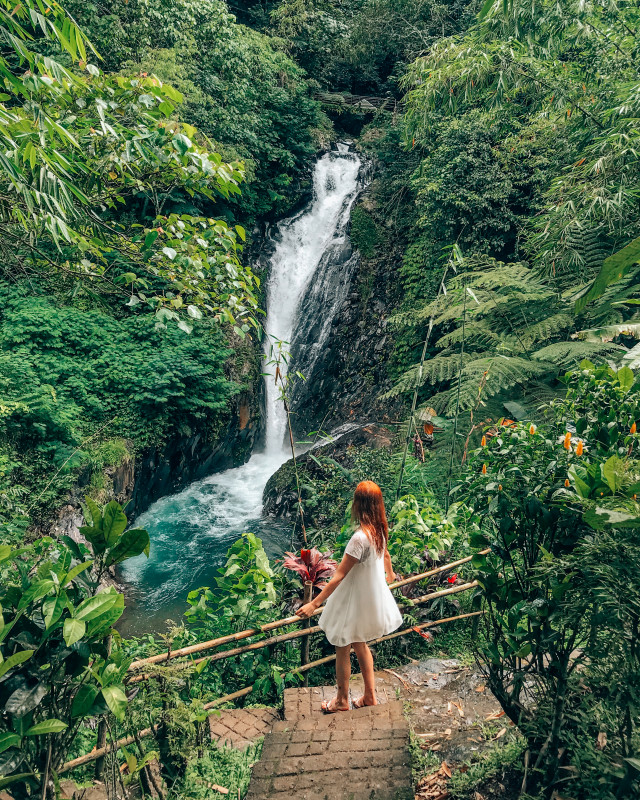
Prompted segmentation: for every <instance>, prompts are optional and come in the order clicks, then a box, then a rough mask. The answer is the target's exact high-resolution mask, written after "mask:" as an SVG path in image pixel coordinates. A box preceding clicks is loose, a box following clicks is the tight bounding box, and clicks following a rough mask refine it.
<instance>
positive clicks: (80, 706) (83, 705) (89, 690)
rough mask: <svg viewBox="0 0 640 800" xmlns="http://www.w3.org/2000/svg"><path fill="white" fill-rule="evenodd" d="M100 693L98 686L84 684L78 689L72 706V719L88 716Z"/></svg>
mask: <svg viewBox="0 0 640 800" xmlns="http://www.w3.org/2000/svg"><path fill="white" fill-rule="evenodd" d="M99 693H100V689H99V688H98V687H97V686H92V685H90V684H87V683H83V684H82V686H80V688H79V689H78V691H77V692H76V694H75V697H74V698H73V703H72V705H71V716H72V717H84V716H86V715H87V714H88V713H89V711H90V710H91V708H92V706H93V703H94V700H95V699H96V697H97V696H98V694H99Z"/></svg>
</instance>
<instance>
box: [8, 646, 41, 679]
mask: <svg viewBox="0 0 640 800" xmlns="http://www.w3.org/2000/svg"><path fill="white" fill-rule="evenodd" d="M33 652H34V651H33V650H20V652H19V653H14V654H13V655H12V656H9V658H7V659H6V661H3V662H2V664H0V678H1V677H2V676H3V675H6V673H7V672H9V670H10V669H13V668H14V667H17V666H18V664H23V663H24V662H25V661H26V660H27V659H28V658H31V656H32V655H33Z"/></svg>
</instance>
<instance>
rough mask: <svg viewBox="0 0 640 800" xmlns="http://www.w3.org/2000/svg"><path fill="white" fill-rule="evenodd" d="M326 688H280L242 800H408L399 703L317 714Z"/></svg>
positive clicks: (330, 692)
mask: <svg viewBox="0 0 640 800" xmlns="http://www.w3.org/2000/svg"><path fill="white" fill-rule="evenodd" d="M334 695H335V689H334V688H332V687H317V688H311V689H286V690H285V696H284V716H285V718H284V720H280V721H278V722H275V723H274V725H273V729H272V731H271V733H269V734H267V736H266V737H265V740H264V746H263V749H262V756H261V758H260V761H259V762H258V763H257V764H256V765H255V766H254V768H253V773H252V778H251V783H250V785H249V791H248V794H247V798H246V800H266V799H267V798H274V800H278V798H281V799H283V798H285V797H286V798H289V800H294V799H295V800H312V798H313V800H409V798H413V787H412V780H411V764H410V756H409V725H408V723H407V721H406V719H405V717H404V715H403V708H402V702H401V701H400V700H396V699H391V698H390V697H389V696H388V695H387V694H386V693H383V696H382V697H381V696H380V695H379V696H378V701H379V705H377V706H372V707H367V708H360V709H354V710H353V711H345V712H339V713H337V714H327V715H325V714H323V713H322V711H321V708H320V705H321V703H322V701H323V700H325V699H326V700H329V699H330V698H332V697H333V696H334Z"/></svg>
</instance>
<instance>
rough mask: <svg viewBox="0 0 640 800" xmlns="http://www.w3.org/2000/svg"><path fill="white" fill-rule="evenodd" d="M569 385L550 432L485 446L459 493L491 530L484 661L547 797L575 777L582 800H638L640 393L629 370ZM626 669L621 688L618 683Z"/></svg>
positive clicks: (530, 432) (523, 432) (483, 538)
mask: <svg viewBox="0 0 640 800" xmlns="http://www.w3.org/2000/svg"><path fill="white" fill-rule="evenodd" d="M566 381H567V383H568V385H569V387H570V388H569V390H568V392H567V399H566V400H564V401H556V402H555V403H554V404H553V407H552V416H551V418H550V419H549V420H548V421H547V422H545V424H544V425H540V426H539V427H537V426H536V425H534V424H532V423H518V424H516V423H513V424H511V425H510V426H508V427H503V428H501V429H500V430H498V432H497V433H496V435H492V436H485V437H483V440H482V443H481V447H480V448H479V449H477V450H475V451H474V452H473V453H472V454H471V455H470V459H469V469H468V473H467V475H466V477H465V479H464V481H463V482H462V483H460V484H459V485H458V487H457V488H456V491H457V492H459V493H460V495H461V496H464V498H465V501H466V502H467V503H468V504H469V505H470V506H471V508H472V510H473V512H474V514H475V517H476V520H477V523H478V525H479V527H480V530H479V531H478V532H477V533H475V534H472V536H471V544H472V546H474V547H476V548H478V549H480V548H484V547H487V546H488V547H490V549H491V552H490V554H489V555H486V556H475V557H474V559H473V562H472V563H473V566H474V568H475V570H476V577H477V580H478V582H479V584H480V586H481V592H479V594H478V599H479V600H480V599H482V604H483V608H484V611H485V614H484V616H483V617H482V621H481V623H480V624H481V625H482V628H483V637H482V638H481V639H480V640H479V643H478V655H479V658H480V661H481V664H482V667H483V669H484V671H485V673H486V676H487V680H488V683H489V685H490V687H491V689H492V691H493V692H494V694H495V695H496V697H497V698H498V700H499V701H500V703H501V705H502V707H503V709H504V711H505V712H506V714H507V715H508V716H509V718H510V719H511V720H512V721H513V722H514V723H515V724H517V725H518V726H519V728H520V730H521V731H522V732H523V733H524V735H525V736H526V738H527V741H528V746H529V748H530V750H531V754H532V758H533V763H534V764H535V765H536V769H535V771H534V773H535V774H534V776H533V778H532V781H534V782H537V783H538V784H539V785H541V786H542V787H543V789H544V791H545V796H551V794H552V793H553V792H554V791H556V789H557V788H558V787H559V785H560V784H559V782H560V781H561V779H562V777H563V776H564V778H565V780H566V779H567V778H568V779H570V780H571V781H572V794H573V795H574V796H577V797H585V798H586V797H591V796H593V794H590V792H593V791H595V787H596V785H597V786H598V787H599V788H598V792H599V794H598V796H599V797H602V798H605V797H607V798H609V797H611V798H612V797H614V796H616V797H627V796H632V793H633V791H635V790H634V788H633V787H634V786H635V783H636V778H637V775H638V773H637V772H636V766H635V761H634V759H635V757H636V754H637V752H638V746H639V744H640V740H639V739H638V733H639V732H638V730H637V726H636V722H635V717H634V715H633V708H635V707H636V705H637V702H638V699H639V697H638V695H637V689H636V684H637V681H636V678H635V677H632V676H633V675H637V668H638V663H637V644H636V640H637V636H638V634H637V631H638V619H640V617H639V616H638V614H639V607H638V604H637V597H638V592H639V591H640V586H639V585H638V580H637V574H638V573H637V571H636V570H637V554H636V552H635V550H634V551H633V552H632V548H633V546H632V541H633V530H634V528H635V527H636V526H637V525H638V524H639V523H638V514H637V512H638V504H637V502H636V499H635V498H636V494H637V487H638V480H639V479H640V462H639V461H638V458H637V454H638V446H639V444H638V437H637V433H636V424H635V415H636V414H637V411H638V400H639V396H640V386H639V385H638V382H637V381H636V379H635V376H634V375H633V373H632V372H631V371H630V370H628V369H627V368H623V369H621V370H619V371H618V372H615V371H614V370H612V369H611V368H610V367H608V366H602V367H598V368H596V367H594V366H593V365H592V364H590V363H589V362H584V363H583V364H582V369H581V370H580V371H579V372H577V373H574V374H569V375H568V376H567V378H566ZM612 450H613V452H614V454H613V455H612ZM616 451H617V453H616ZM618 569H619V570H620V574H621V576H622V579H623V581H624V587H625V588H624V592H623V593H621V592H620V590H619V584H618V582H617V580H616V578H615V575H616V570H618ZM614 606H615V608H616V610H615V612H614V611H613V608H614ZM614 670H617V671H619V673H620V675H621V676H626V677H624V678H622V677H621V679H622V680H623V681H624V684H623V685H622V684H621V685H619V686H618V685H617V683H616V685H612V684H611V681H612V676H613V671H614ZM621 720H622V721H623V723H621ZM607 742H608V744H606V743H607Z"/></svg>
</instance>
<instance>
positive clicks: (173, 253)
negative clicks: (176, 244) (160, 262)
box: [162, 247, 178, 261]
mask: <svg viewBox="0 0 640 800" xmlns="http://www.w3.org/2000/svg"><path fill="white" fill-rule="evenodd" d="M162 252H163V253H164V254H165V256H166V257H167V258H168V259H169V260H170V261H173V259H174V258H175V257H176V256H177V255H178V253H177V252H176V251H175V250H174V249H173V247H163V248H162Z"/></svg>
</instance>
